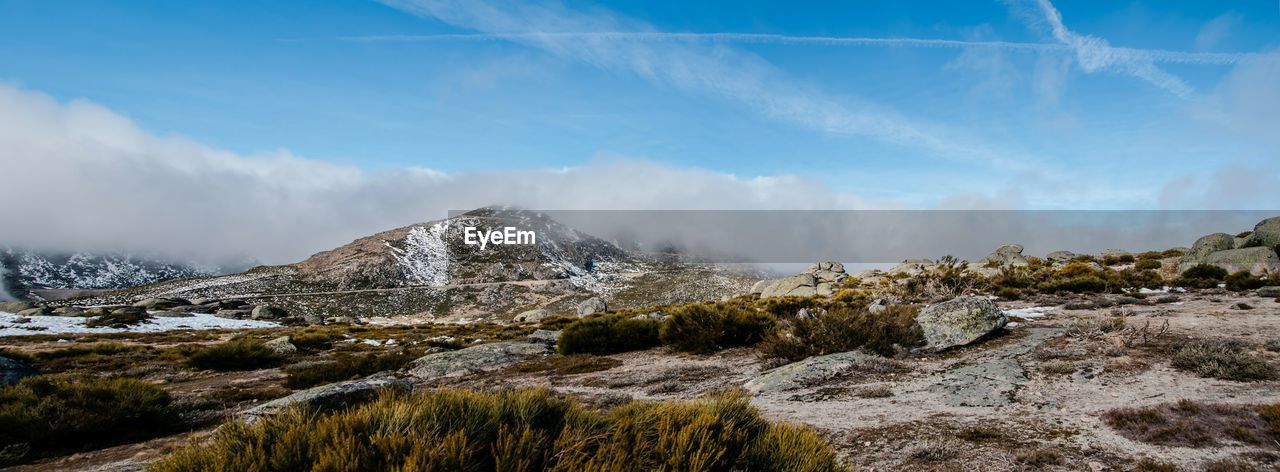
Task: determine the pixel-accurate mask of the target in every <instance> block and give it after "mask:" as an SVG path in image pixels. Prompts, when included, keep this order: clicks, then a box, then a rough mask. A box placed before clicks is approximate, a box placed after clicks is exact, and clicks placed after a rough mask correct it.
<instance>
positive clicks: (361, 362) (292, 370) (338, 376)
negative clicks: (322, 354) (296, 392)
mask: <svg viewBox="0 0 1280 472" xmlns="http://www.w3.org/2000/svg"><path fill="white" fill-rule="evenodd" d="M421 356H422V353H421V352H419V351H410V350H407V349H406V350H400V351H396V352H387V353H370V354H350V353H339V354H335V355H334V356H333V357H332V358H331V360H329V361H326V362H316V363H311V364H306V365H294V366H290V367H288V368H286V369H285V373H286V374H288V375H289V377H288V378H287V379H285V386H286V387H289V388H292V389H301V388H310V387H314V386H316V385H324V384H328V383H333V382H341V381H344V380H354V379H358V378H361V377H364V376H367V375H370V374H375V373H378V372H382V371H387V370H399V369H400V368H402V367H404V366H405V365H406V364H408V363H409V362H411V361H413V360H414V359H417V358H418V357H421Z"/></svg>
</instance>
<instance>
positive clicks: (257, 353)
mask: <svg viewBox="0 0 1280 472" xmlns="http://www.w3.org/2000/svg"><path fill="white" fill-rule="evenodd" d="M285 360H286V357H285V356H283V355H280V354H277V353H276V352H275V351H272V350H271V349H270V348H268V347H267V346H265V345H264V344H263V343H262V341H259V340H256V339H249V338H239V339H233V340H231V341H227V342H225V343H222V344H215V345H212V346H205V347H198V348H195V349H194V350H192V351H191V352H189V353H188V354H187V365H189V366H191V367H193V368H196V369H209V370H220V371H234V370H254V369H267V368H271V367H278V366H279V365H280V364H283V363H284V362H285Z"/></svg>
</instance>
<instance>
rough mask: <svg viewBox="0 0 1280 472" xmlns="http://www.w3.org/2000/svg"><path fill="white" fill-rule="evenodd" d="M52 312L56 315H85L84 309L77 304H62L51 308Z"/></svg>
mask: <svg viewBox="0 0 1280 472" xmlns="http://www.w3.org/2000/svg"><path fill="white" fill-rule="evenodd" d="M53 314H55V315H58V316H85V315H84V309H83V308H80V307H78V306H63V307H58V308H54V309H53Z"/></svg>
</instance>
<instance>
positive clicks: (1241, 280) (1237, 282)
mask: <svg viewBox="0 0 1280 472" xmlns="http://www.w3.org/2000/svg"><path fill="white" fill-rule="evenodd" d="M1223 281H1225V282H1226V284H1227V290H1230V291H1232V292H1245V291H1249V290H1254V289H1258V288H1262V286H1263V285H1266V283H1267V282H1266V280H1263V279H1261V278H1258V277H1255V276H1254V275H1253V274H1250V273H1249V271H1247V270H1242V271H1239V272H1236V273H1234V274H1231V275H1228V276H1227V277H1226V278H1225V279H1223Z"/></svg>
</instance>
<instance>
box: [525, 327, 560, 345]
mask: <svg viewBox="0 0 1280 472" xmlns="http://www.w3.org/2000/svg"><path fill="white" fill-rule="evenodd" d="M525 339H528V340H529V342H531V343H538V344H546V345H548V346H554V345H556V343H558V342H560V332H559V331H552V330H549V329H539V330H536V331H534V332H533V333H532V334H530V335H529V337H527V338H525Z"/></svg>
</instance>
